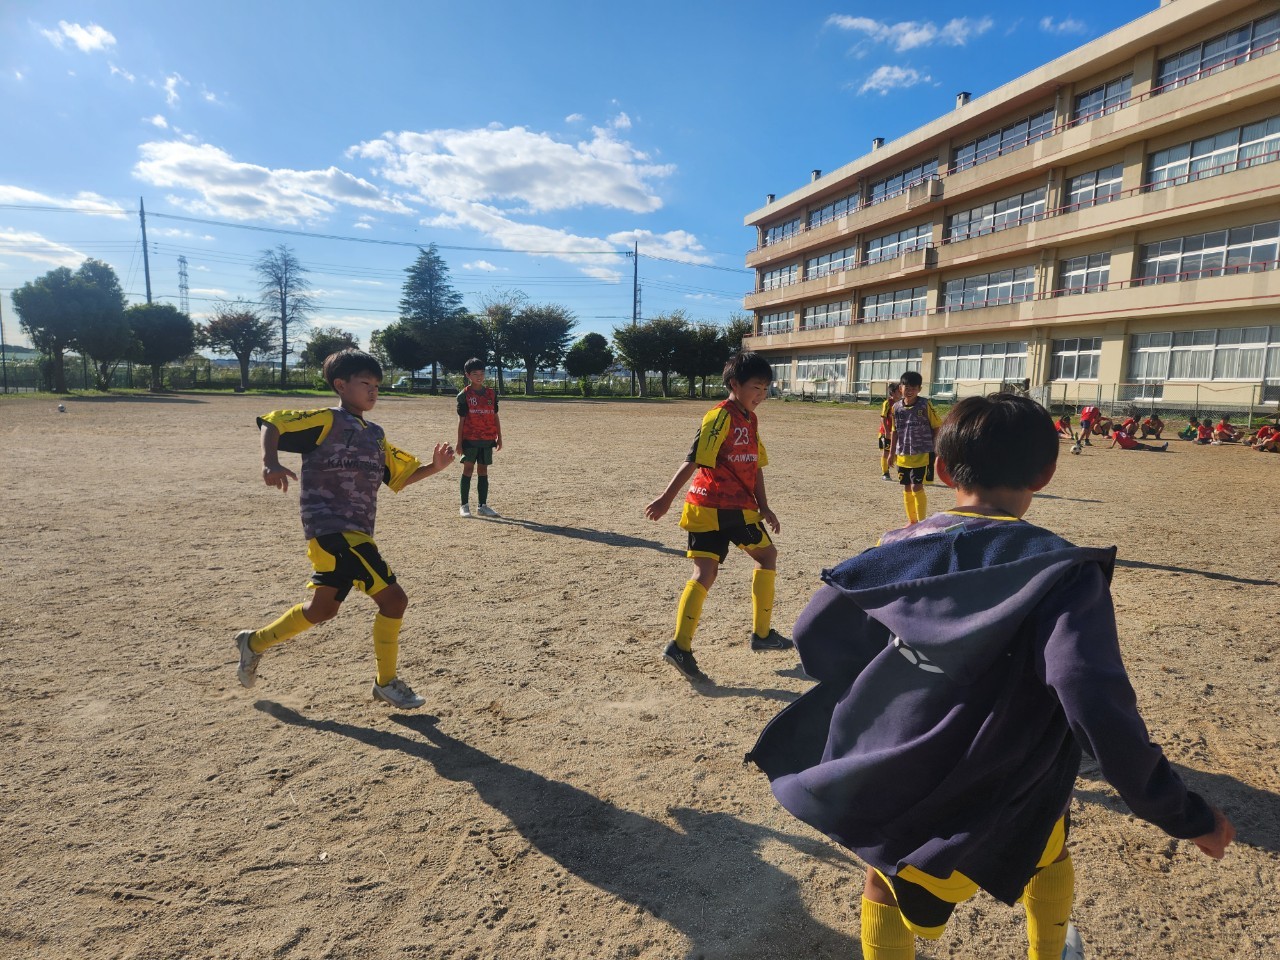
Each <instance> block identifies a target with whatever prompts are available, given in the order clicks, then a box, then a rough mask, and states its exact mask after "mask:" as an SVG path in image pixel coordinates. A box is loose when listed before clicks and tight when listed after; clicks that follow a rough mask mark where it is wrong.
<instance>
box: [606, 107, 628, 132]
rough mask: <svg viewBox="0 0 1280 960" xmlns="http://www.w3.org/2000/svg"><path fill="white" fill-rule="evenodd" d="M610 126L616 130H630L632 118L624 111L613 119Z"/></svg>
mask: <svg viewBox="0 0 1280 960" xmlns="http://www.w3.org/2000/svg"><path fill="white" fill-rule="evenodd" d="M609 126H611V127H613V129H615V130H630V129H631V118H630V117H629V116H627V114H626V112H625V111H623V112H621V113H619V114H618V115H617V116H616V117H614V118H613V120H612V121H611V122H610V124H609Z"/></svg>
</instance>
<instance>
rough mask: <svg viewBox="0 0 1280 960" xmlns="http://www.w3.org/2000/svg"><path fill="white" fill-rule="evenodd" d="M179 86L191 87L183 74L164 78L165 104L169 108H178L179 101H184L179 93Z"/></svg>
mask: <svg viewBox="0 0 1280 960" xmlns="http://www.w3.org/2000/svg"><path fill="white" fill-rule="evenodd" d="M179 86H184V87H187V86H190V84H189V83H188V82H187V81H186V80H183V79H182V74H180V73H174V74H171V75H170V76H167V77H165V78H164V102H165V103H167V104H168V105H169V106H171V107H174V106H177V104H178V101H180V100H181V99H182V95H181V94H180V93H178V87H179Z"/></svg>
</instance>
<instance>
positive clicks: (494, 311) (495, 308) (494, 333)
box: [479, 290, 529, 393]
mask: <svg viewBox="0 0 1280 960" xmlns="http://www.w3.org/2000/svg"><path fill="white" fill-rule="evenodd" d="M528 302H529V298H528V297H527V296H526V295H525V294H524V293H522V292H521V291H519V290H491V291H490V292H489V293H487V294H485V295H484V296H483V297H482V298H481V300H480V315H479V320H480V326H481V328H482V329H483V330H484V336H485V345H486V347H487V348H488V351H489V358H490V361H491V362H492V363H493V365H494V366H496V367H497V368H498V393H502V392H503V391H504V389H505V387H504V385H503V382H502V371H503V368H504V367H505V366H506V362H507V360H509V359H510V358H511V353H510V351H509V349H508V347H507V332H508V330H510V328H511V321H512V320H514V319H515V316H516V314H517V313H519V312H520V311H521V310H523V309H524V307H525V305H526V304H527V303H528Z"/></svg>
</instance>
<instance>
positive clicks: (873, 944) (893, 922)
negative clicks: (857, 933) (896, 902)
mask: <svg viewBox="0 0 1280 960" xmlns="http://www.w3.org/2000/svg"><path fill="white" fill-rule="evenodd" d="M915 955H916V941H915V937H913V936H911V931H910V930H908V929H907V925H906V923H904V922H903V919H902V914H901V913H900V912H899V911H898V908H897V907H895V906H892V905H891V904H887V903H876V902H875V901H874V900H868V899H867V898H866V897H863V898H862V957H863V960H914V957H915Z"/></svg>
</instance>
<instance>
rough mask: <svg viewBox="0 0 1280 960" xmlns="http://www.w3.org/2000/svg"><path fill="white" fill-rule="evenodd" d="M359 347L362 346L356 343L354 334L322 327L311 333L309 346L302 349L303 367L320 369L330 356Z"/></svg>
mask: <svg viewBox="0 0 1280 960" xmlns="http://www.w3.org/2000/svg"><path fill="white" fill-rule="evenodd" d="M359 347H360V344H359V343H357V342H356V338H355V336H354V335H353V334H350V333H347V331H345V330H340V329H338V328H337V327H320V328H319V329H318V330H312V331H311V336H310V337H309V338H308V339H307V345H306V346H305V347H303V348H302V357H301V360H302V365H303V366H304V367H315V368H316V369H319V368H320V366H321V364H323V363H324V361H325V358H326V357H328V356H329V354H331V353H337V352H338V351H339V350H347V349H352V350H354V349H358V348H359Z"/></svg>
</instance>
